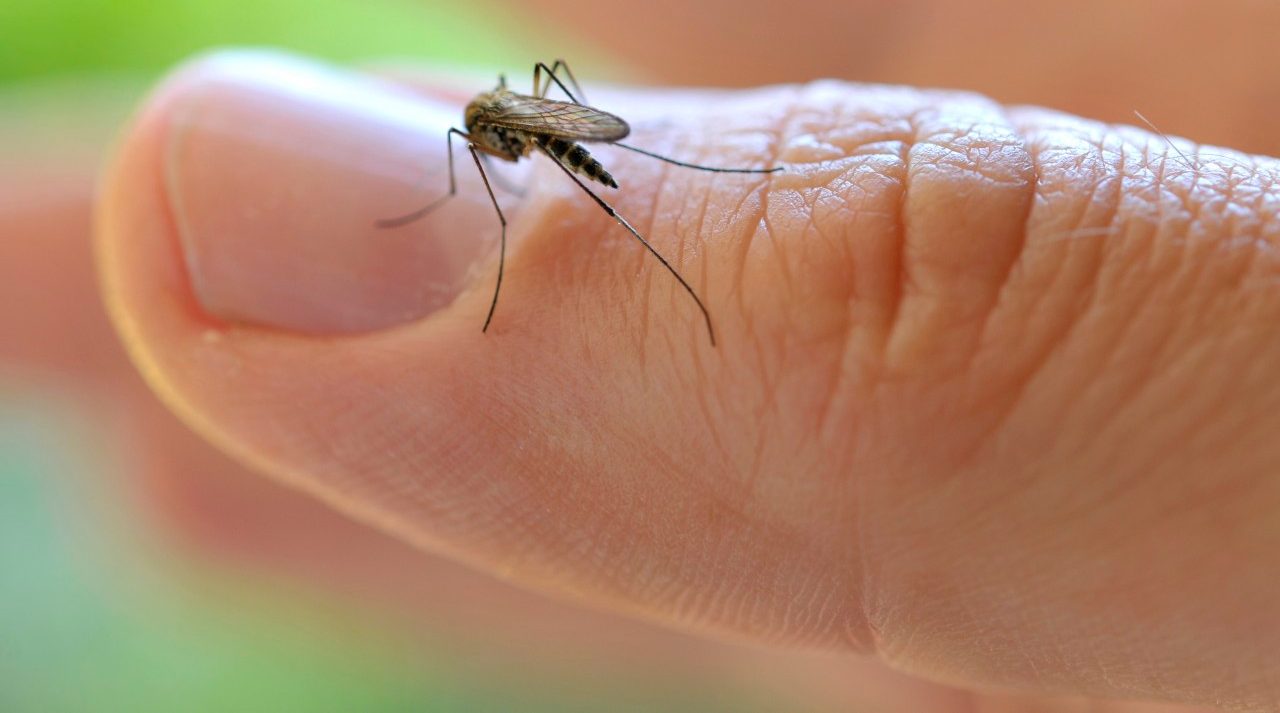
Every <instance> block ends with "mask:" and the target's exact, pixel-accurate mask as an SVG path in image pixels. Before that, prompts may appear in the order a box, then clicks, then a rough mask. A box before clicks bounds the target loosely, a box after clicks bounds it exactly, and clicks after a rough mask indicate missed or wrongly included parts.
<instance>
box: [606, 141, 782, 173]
mask: <svg viewBox="0 0 1280 713" xmlns="http://www.w3.org/2000/svg"><path fill="white" fill-rule="evenodd" d="M611 145H613V146H618V147H621V148H624V149H626V150H628V151H635V152H636V153H638V154H644V155H645V156H648V157H649V158H656V159H658V160H659V161H666V162H667V163H670V164H674V165H676V166H684V167H685V168H696V169H698V170H699V171H711V172H712V173H777V172H779V171H782V170H784V169H783V167H782V166H774V167H773V168H716V167H714V166H702V165H700V164H696V163H686V162H684V161H677V160H675V159H674V158H668V157H666V156H663V155H662V154H656V153H654V152H652V151H646V150H644V149H641V148H636V147H635V146H631V145H629V144H624V143H621V142H618V141H613V142H611Z"/></svg>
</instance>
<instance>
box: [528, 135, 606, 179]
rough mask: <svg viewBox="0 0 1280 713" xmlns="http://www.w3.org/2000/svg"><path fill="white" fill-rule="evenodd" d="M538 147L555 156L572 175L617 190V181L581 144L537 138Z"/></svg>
mask: <svg viewBox="0 0 1280 713" xmlns="http://www.w3.org/2000/svg"><path fill="white" fill-rule="evenodd" d="M538 145H540V146H541V147H542V148H544V149H546V151H547V153H549V154H551V155H552V156H555V157H556V158H557V159H559V160H560V162H561V163H563V164H564V165H566V166H568V167H569V168H570V169H571V170H572V171H573V172H574V173H577V174H579V175H583V176H586V177H587V178H590V179H591V180H593V181H599V182H600V183H603V184H604V185H606V186H608V187H610V188H617V187H618V183H617V181H614V180H613V176H610V175H609V172H608V171H606V170H604V166H601V165H600V162H599V161H597V160H595V159H594V158H592V156H591V152H589V151H587V150H586V149H585V148H583V147H582V144H578V143H574V142H573V141H566V140H564V139H557V138H543V137H539V138H538Z"/></svg>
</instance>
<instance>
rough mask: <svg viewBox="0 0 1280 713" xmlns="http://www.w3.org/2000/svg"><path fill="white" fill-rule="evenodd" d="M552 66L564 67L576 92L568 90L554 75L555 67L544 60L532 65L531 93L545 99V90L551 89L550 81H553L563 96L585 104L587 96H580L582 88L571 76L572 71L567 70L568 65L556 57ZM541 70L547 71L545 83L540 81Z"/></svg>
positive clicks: (576, 102)
mask: <svg viewBox="0 0 1280 713" xmlns="http://www.w3.org/2000/svg"><path fill="white" fill-rule="evenodd" d="M553 66H555V67H556V68H559V67H564V71H565V72H566V73H567V74H568V75H569V81H570V82H572V83H573V88H574V89H575V90H577V92H578V93H577V94H576V95H575V94H574V93H573V92H571V91H569V88H568V87H566V86H565V85H564V82H562V81H560V77H558V76H556V70H555V69H552V68H551V67H548V66H547V65H546V63H544V62H539V63H537V64H535V65H533V95H534V96H535V97H537V98H539V99H545V98H546V96H547V92H548V91H549V90H550V89H551V83H552V82H555V83H556V86H557V87H560V91H562V92H564V93H565V96H567V97H569V100H570V101H572V102H573V103H574V104H578V105H582V106H585V105H586V104H585V102H586V100H587V98H586V97H585V96H582V88H581V87H579V86H578V80H576V79H574V78H573V72H570V71H569V65H567V64H565V63H564V60H562V59H558V60H556V61H555V62H554V65H553ZM543 72H546V73H547V81H546V82H545V83H543V82H542V81H541V80H542V73H543ZM579 98H581V100H579Z"/></svg>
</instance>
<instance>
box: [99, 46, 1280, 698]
mask: <svg viewBox="0 0 1280 713" xmlns="http://www.w3.org/2000/svg"><path fill="white" fill-rule="evenodd" d="M300 88H301V89H300ZM597 103H600V104H601V105H608V106H610V107H620V108H621V109H620V112H619V113H623V114H627V115H629V116H633V117H637V124H638V125H640V126H643V125H644V121H645V119H646V113H645V112H646V109H645V107H654V106H655V105H659V106H661V107H662V108H663V109H665V111H663V112H662V116H663V117H664V120H665V121H666V122H668V123H667V125H666V126H665V127H664V128H663V130H662V131H661V132H656V131H655V132H651V133H646V132H643V131H641V132H638V135H637V137H636V140H635V143H637V144H640V145H644V146H646V147H649V148H653V149H656V150H659V151H663V152H665V153H668V154H672V155H678V156H681V157H686V158H689V159H691V160H701V161H704V162H708V163H711V162H714V163H717V164H719V165H772V164H773V163H780V164H782V165H785V166H786V167H787V171H786V173H784V174H779V175H775V176H772V177H759V176H736V177H716V178H714V179H710V178H708V177H707V175H706V174H698V173H696V172H689V171H678V170H673V169H668V168H665V167H663V166H661V165H657V166H655V165H654V164H653V162H649V161H647V160H646V159H643V158H642V157H633V156H631V155H626V154H624V153H623V152H620V151H616V150H609V149H608V148H607V147H604V148H601V149H600V151H599V153H600V155H601V156H605V157H607V159H608V163H607V165H609V166H610V168H611V170H613V172H614V173H615V174H616V175H618V176H620V177H621V176H625V177H626V179H625V183H624V190H623V191H620V192H618V193H617V194H616V195H614V196H613V197H614V199H615V201H616V205H617V206H618V208H619V210H621V211H622V212H623V213H624V214H627V215H629V216H631V218H632V222H633V223H635V224H636V225H638V226H641V229H642V230H644V231H645V232H646V233H647V234H648V235H649V236H650V238H651V239H652V241H653V242H654V244H655V246H657V247H658V249H659V250H662V251H663V252H664V253H665V254H666V255H668V256H670V257H671V259H672V261H673V263H675V264H676V265H678V266H679V267H680V269H681V270H682V271H683V273H684V274H685V275H687V276H689V277H690V279H691V281H692V282H693V284H694V285H695V286H696V287H698V288H699V290H700V291H701V294H702V295H703V296H704V299H706V301H707V303H708V304H709V305H710V306H711V308H712V314H713V317H714V318H715V320H716V325H717V328H718V331H719V334H720V335H721V339H722V345H721V346H720V347H719V348H717V349H712V348H711V347H709V346H708V344H707V343H706V341H705V339H704V337H705V334H703V333H701V332H700V331H699V330H700V324H699V322H698V319H697V314H696V311H694V310H693V308H692V306H691V304H690V303H689V301H688V300H687V296H685V295H683V294H682V293H681V292H680V291H679V288H678V286H677V285H676V284H675V283H674V282H673V281H672V280H671V279H670V276H669V275H666V274H665V273H663V272H661V270H660V269H659V268H658V267H657V265H656V263H655V262H654V261H653V260H652V258H651V257H649V256H647V255H645V254H644V253H643V252H642V251H640V250H639V249H638V246H636V245H635V244H634V242H631V241H630V240H628V239H627V237H626V234H625V233H622V232H621V231H619V230H618V229H617V227H616V225H614V224H613V223H612V222H611V221H610V220H609V219H608V218H607V216H604V215H602V214H600V213H599V212H598V211H596V210H593V209H592V208H591V204H590V203H589V202H588V200H587V199H586V197H585V196H583V195H581V194H580V193H578V192H576V191H577V189H576V188H575V187H574V186H573V185H572V184H566V183H565V182H563V181H555V180H551V178H552V177H553V176H554V175H555V174H554V173H553V172H554V171H556V169H555V168H554V167H553V166H551V165H549V164H547V163H545V162H543V163H535V164H534V169H533V170H534V173H533V180H532V181H531V185H532V187H533V191H532V193H531V194H530V195H529V196H528V197H527V199H525V200H524V201H523V202H522V204H521V205H520V206H519V209H518V211H517V212H515V213H513V215H515V219H514V220H513V222H512V228H511V233H510V236H509V238H510V248H509V253H508V262H507V266H508V282H507V285H506V286H505V287H504V293H503V301H502V302H501V303H500V305H499V312H498V316H497V317H495V321H494V326H493V328H491V331H490V333H489V334H488V335H482V334H481V333H480V332H479V329H478V325H479V324H480V322H481V321H482V319H483V313H484V311H485V309H486V308H487V305H488V297H489V294H490V292H489V290H490V289H491V285H492V276H493V274H494V273H493V269H494V257H493V256H492V242H491V239H486V238H484V237H483V236H487V235H491V234H492V233H486V232H484V231H480V230H473V228H472V227H471V226H473V225H476V224H479V222H480V221H483V220H485V219H486V217H487V219H488V220H490V221H492V220H493V217H492V213H491V212H489V209H488V207H487V206H486V205H485V204H484V202H483V194H478V193H477V191H476V190H475V189H476V188H478V186H476V185H475V184H474V182H472V183H471V184H469V185H464V187H463V190H464V192H465V193H466V194H468V195H470V196H472V198H471V199H469V200H465V201H459V202H458V204H457V205H455V206H450V207H449V208H448V209H445V210H448V211H450V212H448V213H446V212H445V210H442V211H441V213H440V214H439V215H433V216H432V218H431V219H430V220H427V221H423V223H422V224H420V225H418V226H415V227H414V228H412V229H411V230H408V231H406V233H405V234H401V233H392V234H387V233H379V232H378V231H376V230H375V229H374V228H372V227H371V226H370V224H369V223H368V222H367V221H369V219H370V217H375V218H376V217H382V216H386V215H395V214H397V213H399V212H403V211H404V209H405V208H406V207H409V208H412V207H413V206H414V204H415V202H417V201H421V200H422V194H423V191H424V190H429V188H428V189H423V188H422V186H424V185H426V186H431V185H442V184H443V174H442V173H441V172H440V170H439V169H440V168H442V167H443V160H444V157H443V155H442V151H443V145H442V143H441V142H438V141H434V142H433V141H432V140H431V138H432V137H439V136H440V135H442V133H443V129H444V127H445V126H446V123H445V122H447V121H448V119H447V114H446V113H445V112H444V110H443V108H441V107H438V106H437V105H435V104H434V103H433V102H432V101H431V100H429V99H428V100H423V99H419V98H417V97H415V96H414V95H411V94H408V93H405V92H403V91H400V90H397V89H394V88H388V87H383V86H380V85H378V84H376V83H370V82H368V81H366V80H362V79H360V78H358V77H353V76H350V75H342V74H338V73H334V72H331V71H329V70H325V69H323V68H316V67H313V66H310V65H307V64H305V63H301V62H298V61H296V60H290V59H282V58H278V57H264V56H256V55H224V56H219V57H215V58H212V59H208V60H205V61H203V62H201V63H199V64H196V65H193V66H190V67H188V68H186V69H185V70H183V71H182V72H180V73H178V74H177V75H175V77H173V78H171V79H170V80H169V82H167V83H166V84H165V85H164V87H163V88H162V89H161V90H159V91H158V92H157V93H156V94H155V95H154V96H153V98H152V99H151V101H150V102H149V104H148V105H147V107H146V109H145V110H144V111H143V112H142V114H141V115H140V116H139V118H138V119H137V121H136V122H135V123H134V125H133V127H132V128H131V129H130V131H129V132H128V134H127V137H126V139H125V141H124V143H123V144H122V146H121V149H120V151H119V153H118V155H117V158H116V160H115V162H114V163H113V165H112V167H111V169H110V171H109V173H108V178H107V184H106V185H107V190H106V193H105V195H104V199H103V203H102V210H101V212H100V214H99V240H98V257H99V264H100V270H101V275H102V278H103V281H104V290H105V294H106V296H107V300H108V304H109V306H110V310H111V313H112V316H113V318H114V320H115V323H116V325H117V327H118V328H119V330H120V332H121V334H122V335H123V336H124V338H125V341H126V343H127V346H128V347H129V349H130V352H131V354H132V356H133V358H134V359H135V361H136V362H137V363H138V365H139V366H140V367H141V369H142V371H143V373H144V375H145V376H146V377H147V379H148V381H149V383H150V384H151V386H152V388H153V389H155V390H156V391H157V392H158V393H159V394H160V395H161V397H162V398H163V399H164V400H165V401H166V402H167V403H168V404H169V405H170V406H171V407H172V408H173V409H174V410H175V411H177V412H178V413H179V414H180V415H181V416H182V417H183V419H184V420H186V421H187V422H188V423H189V424H191V425H192V426H193V427H194V428H195V429H196V430H197V431H199V432H200V433H201V434H202V435H204V436H205V437H206V438H208V439H210V440H211V441H213V442H214V443H215V444H217V445H219V446H220V447H222V448H224V449H225V450H227V451H228V452H230V453H231V454H232V455H233V456H235V457H236V458H237V459H239V460H241V461H242V462H244V463H247V464H248V465H250V466H251V467H252V468H254V469H255V470H260V471H262V472H265V473H268V474H270V475H272V476H273V477H275V478H277V479H279V480H281V481H282V482H285V483H288V484H289V485H291V486H294V487H298V488H301V489H303V490H305V491H307V492H310V493H312V494H313V495H315V496H317V497H320V498H321V499H323V500H325V501H326V502H328V503H330V504H331V505H333V506H334V507H336V508H338V509H340V510H343V511H345V512H347V513H349V514H351V515H353V516H354V517H356V518H358V519H361V520H364V521H366V522H369V523H372V524H375V525H377V526H378V527H381V528H383V529H385V530H387V531H389V532H391V533H394V534H395V535H396V536H398V537H400V538H402V539H404V540H407V541H409V542H412V543H414V544H416V545H418V546H420V547H423V548H426V549H430V550H433V551H438V552H443V553H446V554H448V555H450V556H452V557H456V558H459V559H463V560H465V561H468V562H471V563H473V564H475V565H477V566H479V567H482V568H484V569H488V570H491V571H496V572H499V573H501V574H502V575H503V576H504V577H507V578H510V579H513V580H516V581H519V582H521V583H522V584H524V585H526V586H530V587H534V588H538V589H542V590H547V591H555V592H562V593H568V594H571V595H573V596H575V597H579V598H582V599H585V600H588V601H592V602H595V603H597V604H599V605H603V606H607V607H611V608H615V609H619V610H622V611H627V612H631V613H635V614H639V615H642V616H646V617H650V618H655V619H659V620H662V621H666V622H669V623H674V624H677V625H679V626H682V627H687V628H692V629H696V630H701V631H708V632H714V633H717V634H720V635H727V636H731V637H734V638H740V639H749V640H753V641H760V642H766V643H771V644H782V645H801V646H805V647H818V648H823V649H828V650H831V649H834V650H849V651H860V652H873V653H875V654H877V655H879V656H880V657H881V658H883V659H884V660H885V661H887V662H889V663H890V664H891V665H893V666H895V667H897V668H900V669H903V670H906V671H910V672H912V673H917V674H921V675H924V676H927V677H931V678H935V679H939V680H944V681H950V682H963V683H966V684H969V685H980V686H996V687H1006V688H1013V689H1022V690H1026V691H1040V692H1049V693H1061V694H1084V695H1090V696H1098V697H1134V698H1153V699H1167V700H1182V701H1188V702H1201V703H1218V704H1227V705H1232V706H1235V707H1245V708H1247V707H1251V706H1254V707H1256V706H1261V705H1266V704H1267V703H1268V702H1269V701H1270V700H1271V696H1272V695H1273V693H1274V691H1275V690H1276V689H1275V687H1274V683H1275V677H1276V675H1277V669H1276V666H1277V664H1276V662H1275V661H1274V660H1273V659H1272V657H1270V656H1269V655H1267V652H1269V651H1274V650H1276V649H1277V645H1278V644H1280V626H1278V624H1280V622H1277V617H1276V614H1275V608H1274V606H1273V602H1274V599H1275V596H1276V594H1277V593H1278V590H1277V585H1276V582H1277V581H1280V580H1278V579H1277V574H1278V573H1277V572H1276V571H1275V570H1276V561H1275V558H1274V557H1273V556H1272V555H1271V554H1270V553H1271V552H1273V551H1274V550H1275V548H1276V545H1277V539H1280V526H1277V525H1276V521H1275V518H1274V517H1272V516H1271V513H1273V512H1274V511H1275V508H1276V506H1277V504H1278V503H1280V481H1278V480H1277V479H1276V478H1275V477H1274V473H1275V471H1276V465H1277V463H1280V446H1277V445H1276V443H1275V440H1274V438H1273V437H1272V435H1271V434H1272V432H1273V430H1274V429H1273V423H1272V421H1271V419H1272V418H1273V417H1272V414H1273V413H1275V412H1276V406H1277V402H1278V400H1280V387H1276V386H1274V385H1273V384H1272V382H1273V379H1271V378H1270V374H1271V371H1272V366H1273V365H1274V364H1275V363H1276V359H1277V358H1278V357H1280V338H1277V336H1276V333H1275V330H1274V329H1272V328H1271V325H1273V324H1275V323H1276V319H1277V318H1280V290H1277V287H1276V284H1277V282H1276V277H1277V274H1278V273H1277V269H1278V268H1280V261H1278V260H1277V257H1276V255H1277V253H1276V252H1275V235H1276V233H1275V231H1276V222H1275V215H1274V210H1275V207H1276V201H1275V199H1273V198H1272V197H1271V196H1270V193H1269V191H1270V187H1271V185H1272V183H1273V181H1274V178H1275V175H1276V168H1277V165H1276V163H1275V162H1273V161H1271V160H1269V159H1264V158H1255V157H1248V156H1244V155H1238V154H1232V153H1230V152H1228V151H1226V150H1222V149H1212V150H1206V151H1204V152H1197V150H1196V149H1195V148H1194V147H1192V146H1190V145H1187V146H1186V148H1185V149H1184V152H1185V153H1187V155H1188V156H1191V157H1193V161H1194V165H1187V164H1184V163H1182V162H1181V160H1180V159H1179V158H1178V157H1177V154H1176V153H1174V152H1173V151H1172V150H1171V149H1170V147H1169V146H1168V145H1167V144H1166V143H1165V142H1164V140H1162V139H1160V138H1158V137H1155V136H1152V135H1150V134H1147V133H1145V132H1140V131H1136V130H1132V129H1121V128H1115V127H1109V126H1105V125H1101V124H1096V123H1092V122H1088V121H1084V120H1080V119H1076V118H1073V117H1069V116H1065V115H1060V114H1056V113H1051V112H1046V111H1042V110H1035V109H1008V108H1004V107H1001V106H999V105H996V104H994V103H992V102H990V101H989V100H986V99H983V98H981V97H977V96H973V95H966V94H960V93H945V92H922V91H916V90H911V89H904V88H887V87H876V86H865V85H861V86H859V85H844V84H839V83H818V84H811V85H805V86H786V87H778V88H766V89H760V90H752V91H748V92H744V93H740V94H720V93H713V94H709V95H706V96H701V97H700V96H698V95H691V94H672V95H664V94H649V95H643V96H636V95H627V94H616V95H614V96H607V97H605V98H604V99H602V100H600V99H598V100H597ZM406 117H408V120H406ZM415 132H416V133H415ZM357 139H359V140H357ZM405 146H408V147H410V148H409V149H407V150H404V151H403V153H404V154H408V156H406V157H404V158H403V159H402V160H401V162H400V163H397V162H396V160H395V158H394V156H393V154H395V153H396V151H395V147H401V148H403V147H405ZM380 152H386V156H385V157H383V156H382V155H381V154H380ZM255 156H265V157H266V159H265V160H264V161H261V162H252V160H253V157H255ZM384 158H385V160H384ZM251 162H252V163H251ZM415 165H416V166H427V167H428V168H427V170H425V171H423V170H417V171H415V170H414V166H415ZM431 167H435V170H431ZM432 179H434V181H433V180H432ZM227 192H230V194H231V195H233V196H235V197H236V198H237V200H236V201H235V202H234V203H228V204H225V205H224V204H222V203H221V202H219V201H217V200H215V198H214V197H215V196H218V195H223V194H225V193H227ZM477 195H478V196H479V199H477V198H476V196H477ZM406 240H408V241H411V243H412V244H411V245H406V244H405V242H404V241H406ZM474 243H479V244H480V245H481V246H482V247H481V248H477V247H476V246H475V245H474ZM281 246H284V247H281ZM414 260H423V261H425V262H426V263H430V265H431V266H432V267H433V268H434V269H438V270H440V272H439V274H438V275H434V277H433V283H434V284H435V285H438V286H452V287H451V289H452V290H453V291H452V292H450V291H449V289H445V288H444V287H442V288H441V290H440V291H439V292H436V293H430V294H424V293H421V292H416V291H415V290H413V289H412V287H413V285H414V284H416V282H417V281H416V278H415V274H416V272H417V271H416V270H401V269H399V268H400V266H402V265H403V264H405V263H406V262H409V263H411V262H413V261H414ZM406 280H408V281H409V283H410V284H407V285H406V284H404V281H406ZM1223 582H1231V583H1232V584H1231V586H1230V587H1224V586H1223ZM1173 622H1176V625H1174V624H1172V623H1173Z"/></svg>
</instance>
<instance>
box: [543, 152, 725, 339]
mask: <svg viewBox="0 0 1280 713" xmlns="http://www.w3.org/2000/svg"><path fill="white" fill-rule="evenodd" d="M539 148H541V149H542V152H543V153H544V154H546V155H547V156H549V157H551V160H552V161H553V162H554V163H555V164H556V166H559V167H560V170H561V171H564V173H565V175H566V176H568V177H569V178H570V179H572V180H573V182H574V183H576V184H578V187H579V188H581V189H582V190H583V191H585V192H586V194H587V195H589V196H591V200H593V201H595V202H596V205H598V206H600V207H601V208H602V209H604V212H605V213H608V214H609V217H610V218H613V219H614V220H616V221H618V223H619V224H621V225H622V227H624V228H626V229H627V232H629V233H631V235H632V236H634V237H635V239H636V240H639V241H640V244H641V245H643V246H644V247H645V249H646V250H648V251H649V253H650V254H651V255H653V256H654V257H656V258H658V262H660V263H662V266H663V267H665V268H666V269H667V272H670V273H671V275H672V276H673V277H675V278H676V281H678V282H679V283H680V286H681V287H683V288H684V290H685V292H688V293H689V296H690V297H692V298H693V301H694V302H695V303H696V304H697V305H698V309H699V310H700V311H701V312H702V319H703V321H704V322H706V323H707V336H708V337H710V338H711V346H713V347H714V346H715V345H716V333H715V330H714V329H712V327H711V313H710V312H708V311H707V307H706V305H704V304H702V299H701V298H700V297H698V293H697V292H694V291H693V287H691V286H690V285H689V283H688V282H685V279H684V277H682V276H681V275H680V273H679V272H678V271H677V270H676V269H675V268H674V267H672V266H671V263H669V262H667V259H666V258H664V257H662V253H660V252H658V251H657V250H656V249H655V248H654V247H653V246H652V245H650V244H649V241H648V240H645V239H644V236H643V235H641V234H640V232H639V231H638V230H636V229H635V228H633V227H632V226H631V223H628V222H627V219H626V218H623V217H622V216H621V215H620V214H619V213H618V211H616V210H614V209H613V206H611V205H609V204H608V203H606V202H605V201H604V199H603V198H601V197H600V196H598V195H596V194H595V192H594V191H592V190H591V189H590V188H588V187H587V184H585V183H583V182H582V181H581V180H579V179H578V177H577V176H575V175H574V174H573V171H570V170H569V168H568V167H567V166H565V165H564V164H563V163H561V161H560V159H558V158H556V157H555V155H554V154H552V153H551V152H550V151H548V150H547V149H546V148H543V147H542V146H539Z"/></svg>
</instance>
